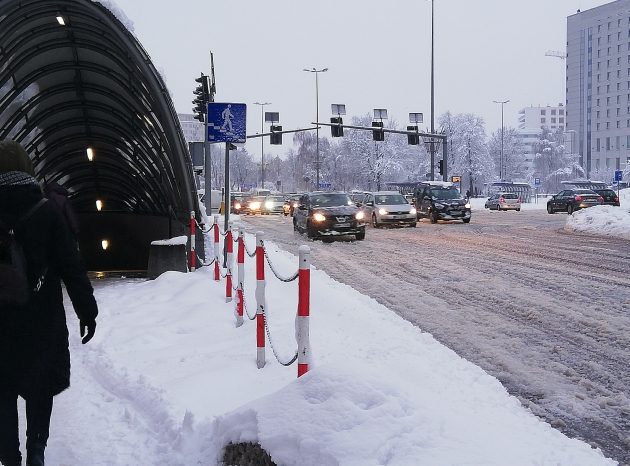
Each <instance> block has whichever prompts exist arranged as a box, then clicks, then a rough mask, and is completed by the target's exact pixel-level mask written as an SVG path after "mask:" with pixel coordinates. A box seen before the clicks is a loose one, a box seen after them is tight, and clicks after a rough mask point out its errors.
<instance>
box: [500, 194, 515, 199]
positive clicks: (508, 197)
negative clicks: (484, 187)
mask: <svg viewBox="0 0 630 466" xmlns="http://www.w3.org/2000/svg"><path fill="white" fill-rule="evenodd" d="M501 196H503V199H518V196H517V195H516V194H514V193H503V194H501Z"/></svg>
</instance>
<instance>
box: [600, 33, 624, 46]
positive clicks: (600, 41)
mask: <svg viewBox="0 0 630 466" xmlns="http://www.w3.org/2000/svg"><path fill="white" fill-rule="evenodd" d="M628 33H629V34H630V31H628ZM597 45H602V38H601V37H598V38H597Z"/></svg>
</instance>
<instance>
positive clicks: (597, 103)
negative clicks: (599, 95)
mask: <svg viewBox="0 0 630 466" xmlns="http://www.w3.org/2000/svg"><path fill="white" fill-rule="evenodd" d="M597 106H598V107H599V99H597Z"/></svg>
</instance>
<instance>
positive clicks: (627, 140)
mask: <svg viewBox="0 0 630 466" xmlns="http://www.w3.org/2000/svg"><path fill="white" fill-rule="evenodd" d="M628 122H630V120H628ZM626 147H630V136H626Z"/></svg>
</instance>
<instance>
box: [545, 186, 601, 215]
mask: <svg viewBox="0 0 630 466" xmlns="http://www.w3.org/2000/svg"><path fill="white" fill-rule="evenodd" d="M603 202H604V198H603V197H602V196H600V195H599V194H597V193H596V192H595V191H592V190H590V189H565V190H564V191H560V192H559V193H558V194H556V195H555V196H552V197H551V199H549V200H548V201H547V212H548V213H550V214H555V213H556V212H566V213H568V214H569V215H571V214H572V213H573V212H575V211H576V210H580V209H585V208H587V207H593V206H595V205H601V204H603Z"/></svg>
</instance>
